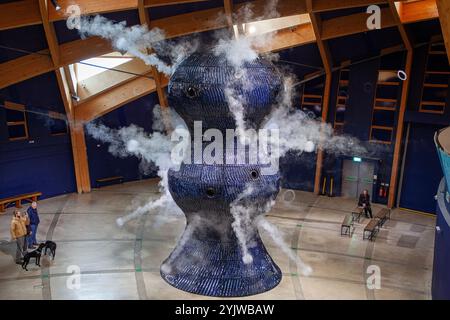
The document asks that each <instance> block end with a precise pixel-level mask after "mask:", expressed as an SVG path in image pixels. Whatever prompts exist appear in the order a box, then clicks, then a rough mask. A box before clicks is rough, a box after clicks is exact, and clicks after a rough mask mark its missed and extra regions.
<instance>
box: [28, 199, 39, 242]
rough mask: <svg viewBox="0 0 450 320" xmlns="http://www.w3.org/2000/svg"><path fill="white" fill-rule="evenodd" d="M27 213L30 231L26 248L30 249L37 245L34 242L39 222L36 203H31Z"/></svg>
mask: <svg viewBox="0 0 450 320" xmlns="http://www.w3.org/2000/svg"><path fill="white" fill-rule="evenodd" d="M27 213H28V217H29V219H30V229H31V234H30V236H29V237H28V247H29V248H32V247H33V246H37V245H38V243H37V240H36V234H37V230H38V226H39V222H40V220H39V214H38V210H37V203H36V201H33V202H32V203H31V207H29V208H28V210H27Z"/></svg>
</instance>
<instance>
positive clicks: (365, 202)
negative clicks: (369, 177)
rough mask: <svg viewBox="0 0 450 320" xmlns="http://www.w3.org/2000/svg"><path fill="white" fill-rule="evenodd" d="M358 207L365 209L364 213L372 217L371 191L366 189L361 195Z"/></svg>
mask: <svg viewBox="0 0 450 320" xmlns="http://www.w3.org/2000/svg"><path fill="white" fill-rule="evenodd" d="M358 207H362V208H363V209H364V213H365V214H366V217H367V218H370V219H372V218H373V216H372V208H371V207H370V195H369V191H367V189H365V190H364V191H363V192H362V193H361V194H360V195H359V200H358Z"/></svg>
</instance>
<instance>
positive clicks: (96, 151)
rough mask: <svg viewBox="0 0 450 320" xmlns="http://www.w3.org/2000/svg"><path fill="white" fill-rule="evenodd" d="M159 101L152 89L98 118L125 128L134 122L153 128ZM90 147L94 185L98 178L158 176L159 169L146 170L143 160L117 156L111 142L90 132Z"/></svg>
mask: <svg viewBox="0 0 450 320" xmlns="http://www.w3.org/2000/svg"><path fill="white" fill-rule="evenodd" d="M157 103H158V97H157V95H156V93H152V94H150V95H147V96H145V97H142V98H140V99H138V100H135V101H133V102H131V103H129V104H126V105H124V106H122V107H121V108H119V109H116V110H114V111H112V112H110V113H108V114H106V115H104V116H103V117H101V118H99V119H97V120H95V122H96V123H102V124H104V125H105V126H107V127H109V128H116V129H117V128H121V127H127V126H129V125H131V124H134V125H136V126H138V127H141V128H144V130H145V131H146V132H152V123H153V107H154V106H155V104H157ZM86 147H87V154H88V160H89V173H90V178H91V186H92V187H95V186H96V180H97V179H101V178H106V177H112V176H123V177H124V180H125V181H133V180H139V179H145V178H149V177H155V176H156V171H155V170H151V171H150V172H147V173H144V172H142V171H141V170H140V169H139V163H140V161H139V160H138V159H137V158H136V157H134V156H130V157H125V158H120V157H115V156H113V155H112V154H111V153H110V152H109V151H108V147H109V144H107V143H102V142H100V141H98V140H95V139H93V138H92V137H91V136H90V135H88V134H86Z"/></svg>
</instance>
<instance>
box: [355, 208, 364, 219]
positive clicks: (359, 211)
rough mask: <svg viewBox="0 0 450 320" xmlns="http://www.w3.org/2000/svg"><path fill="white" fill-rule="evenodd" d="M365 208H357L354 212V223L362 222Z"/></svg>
mask: <svg viewBox="0 0 450 320" xmlns="http://www.w3.org/2000/svg"><path fill="white" fill-rule="evenodd" d="M363 212H364V208H363V207H356V208H355V210H353V211H352V217H353V221H356V222H358V223H359V222H360V221H361V216H362V215H363Z"/></svg>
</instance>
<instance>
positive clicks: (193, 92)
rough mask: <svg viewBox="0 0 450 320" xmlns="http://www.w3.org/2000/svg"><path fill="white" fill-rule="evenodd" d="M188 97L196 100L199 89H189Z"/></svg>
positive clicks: (187, 90)
mask: <svg viewBox="0 0 450 320" xmlns="http://www.w3.org/2000/svg"><path fill="white" fill-rule="evenodd" d="M186 95H187V96H188V98H191V99H192V98H195V97H197V96H198V89H197V88H195V87H188V88H187V89H186Z"/></svg>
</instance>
